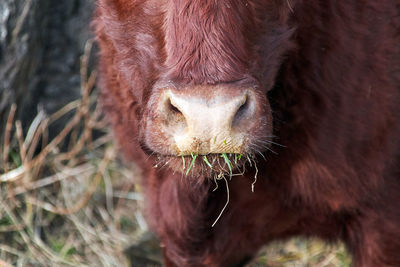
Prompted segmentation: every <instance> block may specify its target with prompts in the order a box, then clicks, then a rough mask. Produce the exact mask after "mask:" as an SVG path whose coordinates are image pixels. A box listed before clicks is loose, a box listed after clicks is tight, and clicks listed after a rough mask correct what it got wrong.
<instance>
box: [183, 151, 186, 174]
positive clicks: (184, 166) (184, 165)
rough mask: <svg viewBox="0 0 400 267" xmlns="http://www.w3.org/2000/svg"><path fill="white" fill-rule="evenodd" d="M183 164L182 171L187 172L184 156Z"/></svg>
mask: <svg viewBox="0 0 400 267" xmlns="http://www.w3.org/2000/svg"><path fill="white" fill-rule="evenodd" d="M182 164H183V168H182V170H183V171H185V168H186V163H185V156H183V155H182Z"/></svg>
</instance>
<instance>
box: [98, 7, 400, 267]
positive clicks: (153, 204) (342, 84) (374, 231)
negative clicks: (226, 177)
mask: <svg viewBox="0 0 400 267" xmlns="http://www.w3.org/2000/svg"><path fill="white" fill-rule="evenodd" d="M95 28H96V34H97V37H98V42H99V45H100V48H101V62H100V71H101V81H100V84H101V86H102V88H103V91H102V94H103V96H102V103H103V106H104V110H105V111H106V113H107V115H108V117H109V119H110V121H111V123H112V125H113V127H114V132H115V134H116V138H117V139H118V141H119V143H120V145H121V147H122V150H123V151H124V154H125V156H126V157H127V158H128V159H129V160H132V161H135V162H136V163H138V164H139V165H140V166H141V167H142V168H143V171H144V181H143V183H144V186H145V188H146V196H147V203H148V207H147V213H148V219H149V222H150V224H151V226H152V228H153V229H154V231H156V232H157V233H158V235H159V236H160V238H161V239H162V242H163V245H164V252H165V259H166V265H167V266H229V265H233V264H239V263H240V262H242V261H243V260H244V259H246V258H248V257H251V256H253V255H254V253H255V252H257V249H258V248H260V246H262V245H264V244H265V243H267V242H268V241H271V240H274V239H282V238H287V237H290V236H293V235H304V236H318V237H321V238H324V239H326V240H328V241H336V240H339V239H340V240H343V241H344V242H345V243H346V244H347V246H348V248H349V250H350V251H351V253H352V254H353V256H354V265H355V266H358V267H361V266H363V267H367V266H371V267H373V266H400V207H399V203H400V1H399V0H382V1H376V0H361V1H360V0H347V1H336V0H324V1H322V0H307V1H305V0H289V1H286V0H248V1H242V0H218V1H217V0H191V1H189V0H99V2H98V9H97V15H96V18H95ZM238 81H240V82H244V83H248V82H250V83H254V84H256V85H257V90H259V92H261V93H263V94H267V92H268V98H269V102H270V104H271V107H272V117H273V125H274V135H275V136H276V137H275V139H274V140H273V141H274V142H276V143H279V144H282V145H283V146H276V145H272V146H271V147H268V148H266V147H263V145H261V144H263V141H270V140H264V139H265V138H268V137H266V136H263V135H260V136H258V135H257V136H252V138H253V139H254V142H256V141H257V142H258V143H257V142H256V144H257V146H256V147H252V148H249V151H248V153H252V154H257V151H260V152H263V154H264V155H265V156H266V161H264V160H263V159H262V157H260V158H258V161H257V162H258V163H257V166H258V171H259V172H258V181H257V183H256V187H255V192H254V193H252V192H251V190H250V188H251V187H250V186H251V183H252V182H253V179H254V175H255V169H254V168H250V167H249V166H248V165H247V171H246V172H245V174H244V175H243V176H240V177H234V178H233V179H232V180H231V181H230V182H229V187H230V191H231V195H230V199H231V202H230V203H229V206H228V208H227V210H226V211H225V213H224V214H223V215H222V217H221V219H220V221H219V222H218V223H217V224H216V226H215V227H214V228H211V224H212V223H213V221H214V219H215V218H216V216H217V215H218V213H219V212H220V210H221V208H222V206H223V205H224V203H225V198H226V195H224V193H223V191H222V190H223V189H222V188H223V186H222V183H221V184H220V188H219V189H218V190H217V191H215V192H213V191H212V190H213V188H214V182H213V180H212V179H209V178H212V177H209V176H207V177H205V175H204V173H203V174H202V173H201V168H199V167H198V166H197V167H196V168H195V169H194V170H193V176H192V177H191V178H190V177H185V176H183V175H182V174H181V173H174V172H173V171H171V169H170V168H169V167H168V164H181V160H180V158H178V159H176V158H174V157H171V158H169V159H171V160H172V161H173V162H169V163H168V164H167V166H165V167H164V168H153V165H154V164H155V162H157V157H159V158H161V159H163V157H165V156H164V155H160V154H159V153H156V152H157V151H149V149H148V147H147V145H146V143H145V142H143V136H144V135H146V134H152V133H149V132H146V126H145V124H144V123H143V120H144V118H146V116H149V114H150V113H151V106H149V105H147V103H148V101H149V99H150V97H151V95H152V93H153V88H154V87H155V85H157V84H163V83H171V84H174V85H176V86H177V87H179V86H190V85H196V84H208V85H213V84H220V83H234V82H238ZM210 88H211V87H210ZM210 90H211V89H210ZM265 105H268V103H265ZM159 146H160V149H161V148H162V142H161V143H160V145H159ZM142 149H144V150H142ZM268 149H271V150H273V151H274V152H276V154H274V153H272V152H270V151H269V150H268ZM143 151H144V152H143ZM145 152H146V153H149V154H150V156H148V155H146V153H145ZM164 159H165V158H164ZM166 162H167V161H166ZM203 167H204V166H203ZM194 177H197V178H194ZM200 177H201V178H203V179H201V178H200Z"/></svg>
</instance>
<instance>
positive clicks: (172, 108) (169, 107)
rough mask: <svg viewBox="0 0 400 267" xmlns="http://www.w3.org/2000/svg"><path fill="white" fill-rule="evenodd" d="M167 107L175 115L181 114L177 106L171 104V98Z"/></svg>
mask: <svg viewBox="0 0 400 267" xmlns="http://www.w3.org/2000/svg"><path fill="white" fill-rule="evenodd" d="M167 109H168V110H169V111H170V112H172V113H173V114H175V115H183V114H182V112H181V111H180V110H179V108H178V107H176V106H175V105H174V104H172V102H171V99H169V100H168V104H167Z"/></svg>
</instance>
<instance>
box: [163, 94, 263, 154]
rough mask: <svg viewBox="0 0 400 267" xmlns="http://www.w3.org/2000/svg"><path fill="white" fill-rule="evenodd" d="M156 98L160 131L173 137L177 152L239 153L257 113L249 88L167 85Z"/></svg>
mask: <svg viewBox="0 0 400 267" xmlns="http://www.w3.org/2000/svg"><path fill="white" fill-rule="evenodd" d="M159 99H160V103H159V105H158V107H159V110H158V111H159V112H158V113H159V114H160V115H161V114H162V116H164V117H165V119H164V120H163V123H162V125H161V127H162V131H163V132H165V133H167V134H169V135H171V136H172V137H173V138H172V139H173V140H174V142H175V144H174V147H175V149H176V154H177V155H190V154H192V153H196V154H209V153H243V151H244V149H245V148H244V145H245V144H246V140H247V136H248V131H249V130H250V129H251V128H252V126H253V125H254V123H255V119H256V118H255V117H256V115H257V113H258V112H257V99H256V95H255V92H254V90H253V89H252V88H245V89H243V88H240V89H239V88H226V87H224V86H213V87H212V88H210V86H197V87H195V88H191V89H190V90H176V89H170V88H168V89H165V90H164V91H163V92H162V94H161V97H160V98H159Z"/></svg>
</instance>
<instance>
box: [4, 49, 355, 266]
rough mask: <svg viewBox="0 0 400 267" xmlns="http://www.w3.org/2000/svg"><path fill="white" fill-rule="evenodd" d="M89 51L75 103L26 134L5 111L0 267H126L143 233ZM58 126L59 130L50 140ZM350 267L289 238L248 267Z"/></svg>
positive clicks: (322, 248)
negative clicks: (130, 248)
mask: <svg viewBox="0 0 400 267" xmlns="http://www.w3.org/2000/svg"><path fill="white" fill-rule="evenodd" d="M90 49H91V42H88V44H87V46H86V50H85V55H84V56H83V57H82V64H81V77H82V86H81V91H82V98H81V99H78V100H76V101H74V102H71V103H69V104H68V105H66V106H65V107H63V108H62V109H61V110H59V111H58V112H56V113H54V114H52V115H48V114H46V113H45V111H43V110H42V111H40V112H38V114H37V116H36V117H35V119H34V120H33V121H32V123H31V124H30V126H29V127H28V130H27V131H26V133H24V132H23V130H22V127H21V122H19V121H18V120H15V110H16V107H15V106H13V107H12V108H11V110H10V112H9V116H8V121H7V124H6V127H5V132H4V134H3V136H4V138H3V140H1V142H0V266H70V265H72V266H127V265H128V262H127V260H126V258H125V257H124V252H123V251H124V249H125V248H126V247H128V246H129V245H131V244H132V243H135V242H136V241H137V240H138V239H139V238H140V237H141V236H142V234H143V233H145V232H146V231H147V226H146V223H145V222H144V219H143V216H142V213H141V211H140V208H139V206H141V204H142V203H141V201H142V196H141V194H140V187H139V186H138V185H137V183H138V179H139V178H140V172H139V171H138V168H131V169H128V168H126V167H124V165H123V164H121V163H120V162H119V161H118V159H117V154H118V153H117V152H116V151H115V150H114V146H113V142H112V136H111V135H110V133H109V132H108V131H107V130H105V129H107V127H106V123H105V121H104V119H103V117H102V114H101V112H100V110H99V107H98V106H97V104H96V98H97V96H96V92H95V91H94V92H92V91H93V88H94V83H95V79H96V73H95V72H92V73H88V68H87V64H88V63H87V62H88V55H89V54H90ZM66 118H69V119H66ZM60 120H62V121H66V124H65V127H64V129H63V130H61V131H60V132H59V133H58V134H56V135H55V136H54V137H51V136H49V131H48V129H49V127H51V126H52V125H53V124H54V123H56V122H59V121H60ZM145 257H146V256H145ZM349 264H350V263H349V259H348V257H347V256H346V255H345V252H344V249H343V248H342V247H341V246H336V247H329V246H327V245H325V244H323V243H322V242H319V241H310V240H301V239H294V240H292V241H289V242H287V243H284V244H281V243H275V244H272V245H270V246H269V247H268V248H267V249H264V250H263V251H262V252H261V254H260V255H259V257H258V258H257V259H256V260H255V261H254V262H253V263H252V264H251V265H250V266H321V267H322V266H349Z"/></svg>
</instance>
